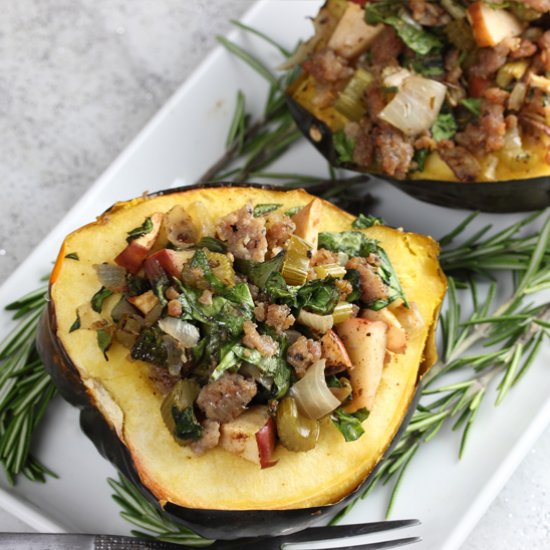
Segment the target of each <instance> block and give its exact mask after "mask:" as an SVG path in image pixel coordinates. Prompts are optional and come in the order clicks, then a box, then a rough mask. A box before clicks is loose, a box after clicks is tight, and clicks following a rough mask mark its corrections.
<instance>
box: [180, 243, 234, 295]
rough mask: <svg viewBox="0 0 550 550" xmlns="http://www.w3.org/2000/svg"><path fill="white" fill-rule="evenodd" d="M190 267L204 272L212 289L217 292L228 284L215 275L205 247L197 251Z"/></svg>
mask: <svg viewBox="0 0 550 550" xmlns="http://www.w3.org/2000/svg"><path fill="white" fill-rule="evenodd" d="M189 268H190V269H191V270H192V269H197V268H199V269H200V270H201V271H202V273H203V277H204V280H205V281H206V282H207V283H208V284H209V285H210V288H211V289H212V290H214V291H216V292H220V291H223V290H225V288H226V285H225V284H224V283H223V282H222V281H220V280H219V279H218V278H217V277H216V275H214V272H213V271H212V268H211V267H210V263H209V262H208V256H207V255H206V252H205V250H204V248H200V249H199V250H197V251H196V252H195V254H194V255H193V258H192V259H191V263H190V264H189Z"/></svg>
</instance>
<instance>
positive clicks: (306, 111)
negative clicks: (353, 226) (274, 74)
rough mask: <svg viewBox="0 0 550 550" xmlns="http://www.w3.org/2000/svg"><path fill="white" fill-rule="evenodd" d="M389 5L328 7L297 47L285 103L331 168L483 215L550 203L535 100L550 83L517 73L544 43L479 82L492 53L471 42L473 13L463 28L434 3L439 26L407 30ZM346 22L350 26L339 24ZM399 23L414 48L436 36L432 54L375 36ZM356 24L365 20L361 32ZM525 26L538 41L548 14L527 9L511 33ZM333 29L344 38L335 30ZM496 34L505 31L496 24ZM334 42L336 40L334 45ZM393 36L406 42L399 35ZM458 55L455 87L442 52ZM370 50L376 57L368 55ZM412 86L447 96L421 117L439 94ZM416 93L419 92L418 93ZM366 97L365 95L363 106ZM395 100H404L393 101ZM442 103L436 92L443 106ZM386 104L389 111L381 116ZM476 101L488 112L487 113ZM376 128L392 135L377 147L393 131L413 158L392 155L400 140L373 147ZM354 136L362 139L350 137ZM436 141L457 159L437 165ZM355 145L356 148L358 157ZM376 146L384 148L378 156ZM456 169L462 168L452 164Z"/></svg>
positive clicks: (546, 137) (545, 120)
mask: <svg viewBox="0 0 550 550" xmlns="http://www.w3.org/2000/svg"><path fill="white" fill-rule="evenodd" d="M363 4H364V3H363ZM386 4H387V3H386ZM477 5H481V6H483V9H484V10H485V11H489V12H491V13H490V14H493V13H497V14H500V15H503V16H505V17H508V18H511V19H513V20H514V21H516V22H517V17H516V16H517V14H510V13H508V11H514V10H515V7H511V8H507V9H508V11H506V10H505V9H496V8H495V9H493V8H494V7H491V8H488V7H486V6H485V5H484V4H482V3H480V2H476V3H475V4H474V5H473V6H472V7H477ZM398 9H399V6H398V5H397V4H394V5H393V7H392V6H389V7H388V6H386V5H385V4H384V3H383V2H380V6H377V2H376V1H373V2H369V3H367V4H366V5H365V6H364V7H363V8H360V7H359V6H358V4H357V3H354V2H353V1H348V0H327V2H326V3H325V4H324V6H323V7H322V8H321V10H320V12H319V15H318V16H317V18H316V19H314V26H315V35H314V36H313V37H312V38H311V39H310V40H309V42H308V43H306V45H305V46H303V51H304V54H307V55H305V57H304V56H302V57H304V58H303V59H298V61H304V62H303V63H302V67H303V70H302V71H301V72H300V73H299V74H298V75H297V77H296V78H295V79H294V80H293V82H292V83H291V84H290V86H289V87H288V90H287V105H288V108H289V110H290V113H291V115H292V117H293V118H294V120H295V122H296V124H297V126H298V127H299V128H300V130H301V131H302V132H303V134H304V135H305V136H306V137H307V138H308V140H309V141H310V142H311V143H312V144H313V145H314V146H315V147H316V148H317V150H318V151H319V152H320V153H321V154H322V155H323V156H324V157H325V158H326V159H327V160H328V161H329V163H330V164H331V165H333V166H336V167H341V168H345V169H347V170H352V171H356V172H360V173H365V174H369V175H372V176H373V177H376V178H379V179H382V180H384V181H387V182H389V183H390V184H391V185H393V186H394V187H397V188H398V189H400V190H401V191H404V192H405V193H407V194H409V195H411V196H413V197H415V198H417V199H420V200H422V201H426V202H430V203H434V204H439V205H442V206H448V207H455V208H469V209H479V210H483V211H488V212H518V211H524V210H536V209H540V208H544V207H545V206H548V205H550V162H549V158H550V156H549V150H550V111H549V110H548V108H547V107H545V105H546V102H545V100H544V97H545V95H544V94H547V93H548V92H547V88H548V83H549V82H550V81H548V79H545V77H544V76H541V77H539V76H536V75H534V76H531V77H529V73H528V72H526V68H527V66H528V62H529V61H533V60H532V59H530V57H533V58H534V57H535V55H536V54H537V52H540V50H541V48H542V47H543V46H540V47H539V49H538V50H537V48H536V47H534V48H533V50H532V52H535V53H532V52H531V53H529V54H528V55H527V54H525V56H524V57H525V59H522V61H521V62H517V61H514V59H515V57H514V55H515V54H513V53H511V54H510V55H509V58H508V63H506V64H504V61H506V57H505V58H504V61H503V62H502V63H501V65H502V67H501V69H500V71H498V73H497V71H496V69H495V70H493V71H492V72H489V73H488V74H486V75H485V73H483V74H484V77H483V78H481V77H480V76H479V75H478V72H480V71H482V70H483V67H482V68H481V69H480V68H479V65H480V64H481V61H480V59H483V55H485V54H487V52H490V50H489V49H488V48H484V49H482V46H487V45H488V44H485V43H483V44H482V43H479V41H478V43H477V44H476V40H474V36H473V35H472V29H471V28H470V27H471V26H473V30H474V31H475V29H476V22H475V20H474V19H472V18H471V19H472V22H471V23H467V21H468V20H467V19H466V18H457V19H454V17H456V14H455V15H454V16H453V17H451V14H449V13H446V12H445V10H446V9H447V8H444V7H439V6H437V7H436V8H434V10H436V13H439V17H440V19H441V20H440V22H435V23H434V22H431V23H425V22H422V23H421V24H422V26H421V25H419V24H416V26H414V25H413V24H412V23H411V21H412V15H411V14H409V13H408V12H406V11H405V13H406V15H405V16H403V13H402V12H399V14H393V11H392V10H394V11H396V10H398ZM460 10H462V8H460ZM390 11H391V13H392V15H391V16H390V15H388V13H389V12H390ZM386 12H388V13H386ZM500 12H502V13H500ZM351 15H353V16H354V18H355V19H354V21H355V26H354V27H353V28H350V29H348V27H349V19H350V16H351ZM373 18H374V19H376V20H377V21H378V24H375V23H374V21H372V19H373ZM398 18H402V20H401V24H402V26H403V27H407V26H408V27H407V28H409V27H410V29H413V30H412V31H411V32H413V33H414V32H416V33H417V35H418V40H419V41H420V40H425V41H426V42H425V43H424V42H423V43H422V44H423V45H424V46H425V48H426V49H428V45H429V44H431V43H430V42H429V40H433V41H434V42H433V47H432V49H431V50H430V51H423V50H421V49H420V46H418V51H416V50H415V47H416V46H415V45H414V44H406V45H407V46H409V48H406V47H405V45H404V44H403V42H401V41H400V40H399V38H393V39H392V38H391V37H389V38H388V34H387V33H386V35H384V36H382V34H381V33H382V30H384V32H385V31H388V32H392V29H393V28H395V29H398V30H397V33H398V34H399V32H400V31H399V28H398V24H397V23H395V21H396V20H397V19H398ZM427 19H428V18H427ZM365 20H366V21H367V22H369V21H370V25H367V23H366V22H365ZM421 21H422V20H421ZM528 24H529V25H530V26H531V28H530V29H529V30H530V31H531V32H532V33H535V35H536V36H540V35H541V34H542V33H545V36H546V35H547V34H548V32H547V31H548V16H547V14H546V16H544V15H542V14H541V13H538V14H537V13H535V14H534V16H533V18H532V20H529V23H527V22H525V24H523V23H521V24H519V23H518V28H521V29H524V28H525V27H526V26H527V25H528ZM342 27H345V28H346V29H348V30H350V33H351V34H350V33H348V34H347V35H342V32H340V31H341V28H342ZM497 30H500V31H503V30H504V29H503V28H502V25H501V26H500V27H498V28H497ZM373 33H374V34H373ZM341 35H342V36H344V37H345V40H344V41H343V42H342V44H341V43H340V42H341V41H340V40H339V38H340V36H341ZM514 36H515V35H514ZM401 37H402V38H403V41H404V42H405V43H406V42H407V38H406V37H405V36H404V35H402V36H401ZM505 37H506V36H505ZM362 39H364V40H362ZM395 40H397V41H398V42H397V43H395V42H394V41H395ZM377 41H378V42H379V43H380V44H386V47H387V48H388V50H392V48H394V49H395V53H394V54H393V55H392V53H390V51H388V52H386V53H384V52H381V49H382V47H383V46H381V47H380V48H376V42H377ZM517 43H518V44H519V39H517ZM351 44H353V45H358V48H359V49H357V50H354V51H352V52H351V53H350V52H349V51H348V49H349V48H346V47H344V46H349V45H351ZM399 44H401V46H402V47H401V49H400V46H399ZM491 45H492V46H494V45H495V44H491ZM373 51H374V52H375V53H374V54H373ZM456 52H458V54H460V57H459V61H457V62H456V67H455V70H456V71H458V72H459V73H460V74H459V77H460V78H458V77H457V78H458V81H457V82H454V81H453V80H452V78H453V76H452V72H450V74H449V76H448V78H449V79H450V80H449V82H447V74H446V71H447V68H446V65H445V63H451V56H452V55H453V54H454V53H456ZM329 54H330V55H329ZM373 55H374V56H375V60H373V59H371V56H373ZM487 55H488V54H487ZM538 55H540V53H539V54H538ZM316 56H317V57H316ZM529 56H530V57H529ZM378 59H380V60H379V61H377V60H378ZM533 63H535V61H533ZM518 67H521V68H518ZM487 70H488V71H489V69H487ZM541 70H542V69H541ZM338 71H339V73H338ZM476 71H477V72H476ZM542 71H543V70H542ZM543 72H544V71H543ZM480 74H481V73H480ZM541 78H542V79H543V80H544V89H543V87H541V86H542V84H541V82H542V81H541V82H539V81H540V79H541ZM409 79H410V81H412V79H417V82H416V83H415V84H414V85H413V84H410V86H409V87H410V88H413V87H414V88H413V90H412V91H409V92H407V93H408V95H407V93H405V92H404V91H403V90H404V88H405V87H406V85H407V84H406V83H407V82H409ZM418 81H422V82H424V85H426V83H428V86H432V88H433V87H434V86H435V87H439V88H440V89H441V90H443V94H444V96H443V97H445V98H446V99H445V100H444V102H443V103H442V104H439V103H438V106H437V109H435V108H434V109H435V112H433V113H431V114H432V115H433V116H429V115H428V113H424V115H425V116H424V117H423V116H422V115H421V114H420V113H421V111H422V108H423V107H426V109H428V107H430V106H431V105H432V103H433V102H434V98H435V97H436V92H435V91H434V92H433V96H432V91H431V88H429V90H430V91H427V92H424V94H422V88H421V84H420V83H419V82H418ZM443 84H445V85H446V89H447V90H446V95H445V86H443ZM516 84H517V86H516ZM476 86H477V87H476ZM413 91H416V92H417V96H416V97H415V96H414V95H413ZM519 92H522V94H520V93H519ZM485 93H487V96H485V95H484V94H485ZM369 94H371V95H372V99H368V98H369V97H371V95H369ZM526 94H527V95H526ZM398 96H400V97H404V96H406V99H404V98H403V99H402V101H401V103H400V104H399V105H397V103H399V102H397V101H396V99H397V98H398ZM455 96H456V97H455ZM532 96H536V97H537V98H539V99H537V101H539V102H540V105H539V104H538V103H537V106H538V107H537V108H538V111H537V112H538V114H537V121H536V128H535V126H533V124H535V122H534V119H532V115H531V114H530V109H532V108H533V105H534V103H533V105H531V104H529V101H531V100H530V99H529V98H530V97H532ZM443 97H440V99H441V100H442V101H443ZM486 97H487V98H490V99H485V98H486ZM495 97H498V98H499V99H494V98H495ZM513 97H515V98H516V99H517V98H518V97H520V98H522V99H521V101H520V103H519V104H518V105H513V104H512V101H513V99H512V98H513ZM365 98H367V99H365ZM422 98H425V100H424V102H423V99H422ZM430 98H431V99H430ZM526 98H527V99H526ZM426 100H430V101H431V103H430V101H426ZM499 101H500V102H501V103H500V104H497V103H498V102H499ZM533 101H534V100H533ZM493 102H494V103H493ZM424 103H426V105H424ZM392 104H395V108H393V112H392V113H391V114H388V111H389V107H390V106H391V105H392ZM441 105H442V107H441ZM501 105H504V107H501ZM484 106H487V107H486V110H485V111H484V110H483V109H484V108H485V107H484ZM371 109H372V110H374V111H375V112H376V113H377V114H376V116H375V117H371V116H370V114H369V113H370V110H371ZM499 109H502V110H501V111H499ZM494 113H497V116H494ZM436 115H437V116H436ZM484 118H487V119H488V120H489V122H490V123H491V124H492V126H491V129H490V130H484V129H483V128H484V126H483V124H484V123H485V122H484V120H483V119H484ZM382 119H383V120H382ZM505 120H507V121H508V122H509V123H510V124H512V123H511V122H510V120H514V121H515V124H516V126H517V127H516V126H513V124H512V126H513V127H512V128H508V127H506V128H505ZM422 121H425V124H424V125H423V126H422V128H417V129H416V130H413V129H411V128H410V124H413V123H414V124H419V123H421V122H422ZM518 121H519V122H518ZM378 125H380V128H381V134H383V133H384V132H386V130H385V129H389V130H391V133H388V135H383V136H382V135H381V137H380V141H381V142H385V141H386V140H390V139H393V138H390V137H388V136H394V137H395V134H398V135H397V136H396V137H397V138H399V136H404V140H405V141H406V142H407V147H409V148H412V146H413V145H414V149H413V151H414V156H413V155H412V153H411V151H410V150H407V151H406V152H405V149H404V148H402V149H401V150H402V152H401V153H399V154H397V153H396V151H397V149H398V148H399V147H401V139H397V141H395V140H394V141H392V142H391V146H388V145H387V144H385V145H382V144H379V143H378V141H377V138H375V137H373V136H376V135H378V134H377V133H376V132H377V130H378V128H379V126H378ZM358 128H362V129H361V130H358ZM480 129H481V130H480ZM389 130H388V132H389ZM484 131H485V132H487V136H485V137H484V134H483V132H484ZM357 132H359V133H358V135H359V137H358V138H355V137H353V136H354V135H356V134H357ZM362 132H364V135H363V134H362ZM401 132H402V133H401ZM474 135H475V138H474V137H473V136H474ZM365 136H366V137H365ZM459 136H461V137H460V138H459ZM418 138H422V139H418ZM476 140H477V141H476ZM470 141H471V142H470ZM489 141H491V143H490V144H489ZM441 142H444V143H447V144H449V145H448V146H449V147H450V148H451V149H452V152H453V154H452V155H451V156H454V157H455V158H454V162H453V161H450V163H449V164H447V162H445V161H444V159H443V155H445V154H446V151H448V149H447V148H446V147H447V146H443V145H442V144H441ZM461 145H463V146H461ZM358 150H360V151H361V152H360V153H359V154H356V153H357V151H358ZM381 150H385V151H386V153H380V151H381ZM459 151H460V153H459ZM440 152H441V155H440ZM457 157H460V159H461V162H458V161H457ZM465 157H467V159H466V158H465ZM381 158H382V160H381ZM367 159H370V160H368V161H367ZM405 159H407V161H406V162H405ZM468 159H469V160H468ZM466 161H467V162H466ZM400 162H403V163H404V164H407V169H404V168H403V166H401V165H399V163H400ZM453 164H455V165H456V164H460V165H461V166H460V167H459V168H458V169H455V168H451V166H452V165H453ZM474 165H475V167H476V168H475V169H474ZM396 166H399V167H396ZM465 166H469V168H465ZM401 170H403V173H400V171H401ZM460 173H461V175H460V177H459V175H457V174H460ZM474 174H475V175H474Z"/></svg>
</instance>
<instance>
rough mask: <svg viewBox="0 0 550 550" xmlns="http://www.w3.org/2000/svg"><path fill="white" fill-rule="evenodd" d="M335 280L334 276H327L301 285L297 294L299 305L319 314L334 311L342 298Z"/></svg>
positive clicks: (327, 313)
mask: <svg viewBox="0 0 550 550" xmlns="http://www.w3.org/2000/svg"><path fill="white" fill-rule="evenodd" d="M335 282H336V279H335V278H334V277H326V278H325V279H314V280H313V281H309V282H307V283H306V284H305V285H303V286H301V287H300V288H299V290H298V293H297V296H296V298H297V302H298V307H299V308H300V309H306V310H307V311H311V312H312V313H318V314H319V315H329V314H330V313H332V312H333V311H334V308H335V307H336V304H337V303H338V301H339V300H340V292H339V290H338V289H337V288H336V285H335Z"/></svg>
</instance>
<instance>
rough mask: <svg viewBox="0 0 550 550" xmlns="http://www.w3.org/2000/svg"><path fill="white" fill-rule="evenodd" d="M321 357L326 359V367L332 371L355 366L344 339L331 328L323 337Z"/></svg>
mask: <svg viewBox="0 0 550 550" xmlns="http://www.w3.org/2000/svg"><path fill="white" fill-rule="evenodd" d="M321 357H322V358H323V359H325V360H326V363H325V369H329V370H330V372H332V373H335V372H341V371H343V370H347V369H351V368H352V367H353V365H352V363H351V359H350V358H349V355H348V352H347V351H346V348H345V346H344V344H343V342H342V340H340V338H339V337H338V335H337V334H336V333H335V332H334V331H333V330H329V331H328V332H326V333H325V334H324V336H323V337H322V338H321Z"/></svg>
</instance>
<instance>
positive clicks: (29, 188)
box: [0, 0, 550, 550]
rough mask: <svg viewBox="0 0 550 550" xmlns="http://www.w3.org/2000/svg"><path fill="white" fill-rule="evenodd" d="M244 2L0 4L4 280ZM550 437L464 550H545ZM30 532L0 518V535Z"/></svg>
mask: <svg viewBox="0 0 550 550" xmlns="http://www.w3.org/2000/svg"><path fill="white" fill-rule="evenodd" d="M250 4H251V2H250V1H249V0H223V1H222V0H216V1H211V2H205V1H202V0H40V1H39V2H37V1H36V0H17V2H9V1H7V0H3V1H2V2H1V5H2V17H1V18H0V45H1V47H0V135H1V136H2V140H1V142H2V145H1V147H0V182H1V183H0V186H1V187H0V188H1V189H2V192H3V193H2V194H3V196H2V199H1V201H0V282H1V281H3V280H4V279H5V277H6V276H7V275H8V274H9V273H11V271H12V270H13V269H14V268H15V267H16V266H17V265H18V264H19V263H20V262H21V261H22V260H23V259H24V258H25V257H26V256H27V255H28V254H29V252H30V251H31V250H32V249H33V247H34V246H35V245H36V244H37V243H38V242H39V241H40V240H41V239H42V237H43V236H44V234H45V233H46V232H47V231H49V230H50V229H51V228H52V227H53V226H54V225H55V224H56V223H57V221H58V220H59V219H60V218H61V217H62V216H63V214H64V213H65V212H66V211H67V210H68V208H69V207H70V206H72V205H73V204H74V202H75V201H76V200H77V199H78V197H79V196H80V195H81V194H82V192H83V191H84V190H85V189H87V188H88V187H89V185H91V183H93V181H94V180H95V179H96V178H97V176H99V174H100V173H101V172H102V171H103V170H104V169H105V168H106V167H107V166H108V165H109V164H110V163H111V161H112V160H113V159H114V158H115V157H116V155H117V154H118V153H119V152H120V151H121V150H122V149H123V148H124V146H125V145H126V144H127V143H128V142H129V141H130V140H131V139H132V138H133V137H134V136H135V134H136V133H137V132H138V131H139V130H140V129H141V128H142V126H143V125H144V124H145V123H146V122H147V121H148V120H149V119H150V118H151V116H152V115H153V114H154V113H155V112H156V111H157V109H158V108H159V107H160V106H161V105H162V104H163V103H164V101H165V100H166V99H167V98H168V97H169V96H170V94H171V93H172V92H173V91H174V90H175V89H176V88H177V86H178V85H179V84H180V83H181V82H182V81H183V80H184V79H185V78H186V77H187V75H188V74H189V73H190V72H191V70H192V69H193V68H194V67H195V66H196V65H197V64H198V63H199V62H200V61H201V59H202V58H203V57H204V56H205V54H206V53H207V52H208V51H209V50H210V49H211V48H212V47H213V45H214V40H213V36H214V35H215V34H217V33H220V32H225V31H226V30H227V29H228V27H229V24H228V20H229V19H231V18H234V17H238V16H239V15H240V14H241V13H242V12H244V11H245V9H246V8H248V7H249V6H250ZM549 456H550V431H549V430H547V431H546V433H545V434H544V436H543V438H542V439H541V440H540V441H539V443H538V444H537V446H536V447H535V449H533V451H532V452H531V453H530V454H529V456H528V457H527V459H526V460H525V461H524V463H523V464H522V465H521V467H520V468H519V470H518V471H517V472H516V474H515V475H514V476H513V478H512V479H511V480H510V482H509V483H508V484H507V486H506V487H505V489H504V490H503V491H502V493H501V494H500V495H499V496H498V497H497V499H496V500H495V502H494V504H493V505H492V506H491V508H490V509H489V511H488V513H487V514H486V515H485V517H484V518H483V519H482V520H481V522H480V523H479V525H478V527H477V528H476V529H475V530H474V532H473V533H472V535H471V536H470V537H469V538H468V541H467V543H466V544H465V545H464V547H463V549H464V550H497V549H499V550H500V549H501V548H509V549H523V548H525V549H530V550H543V549H545V550H546V549H548V548H550V469H549V468H548V463H549V462H548V461H549V459H548V457H549ZM22 529H24V526H23V524H21V523H20V522H18V521H17V520H15V519H14V518H12V517H11V516H10V515H9V514H7V513H2V512H0V530H6V531H16V530H22Z"/></svg>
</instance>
